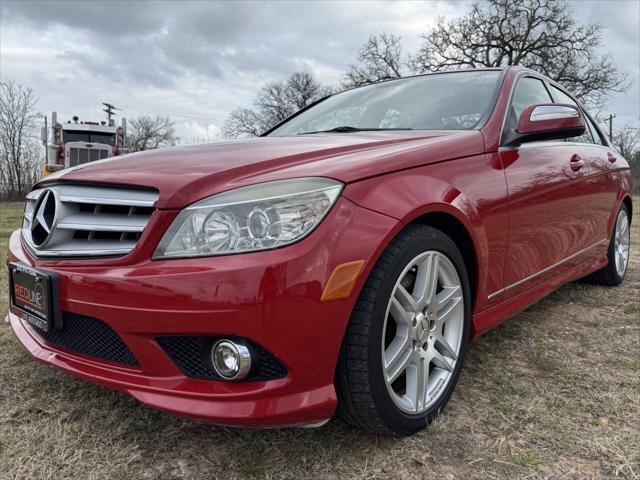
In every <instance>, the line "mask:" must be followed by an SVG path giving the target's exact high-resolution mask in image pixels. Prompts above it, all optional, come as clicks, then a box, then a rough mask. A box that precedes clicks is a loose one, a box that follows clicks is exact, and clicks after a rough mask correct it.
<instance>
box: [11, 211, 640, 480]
mask: <svg viewBox="0 0 640 480" xmlns="http://www.w3.org/2000/svg"><path fill="white" fill-rule="evenodd" d="M635 205H640V201H638V199H636V203H635ZM636 208H638V207H636ZM19 217H20V207H19V206H16V205H8V206H7V205H4V206H0V249H2V250H4V249H5V248H6V245H7V236H8V233H9V232H10V231H11V230H12V229H13V228H14V227H15V226H16V225H17V224H18V222H19ZM639 223H640V222H639V219H638V216H637V215H636V218H635V221H634V225H635V226H634V229H633V238H634V243H635V244H636V248H635V249H634V250H633V258H632V262H631V267H630V270H629V273H628V277H627V279H626V281H625V283H624V284H623V285H622V286H621V287H619V288H603V287H596V286H592V285H587V284H582V283H574V284H571V285H567V286H565V287H564V288H562V289H560V290H559V291H557V292H556V293H554V294H553V295H551V296H550V297H548V298H547V299H545V300H544V301H542V302H541V303H539V304H538V305H536V306H534V307H532V308H530V309H529V310H527V311H526V312H524V313H522V314H520V315H518V316H517V317H516V318H513V319H511V320H509V321H507V322H506V323H504V324H503V325H502V326H500V327H498V328H496V329H495V330H493V331H492V332H490V333H488V334H487V335H485V336H483V337H481V338H479V339H478V340H477V341H475V342H474V343H473V345H472V347H471V350H470V354H469V357H468V362H467V365H466V368H465V370H464V372H463V374H462V377H461V381H460V384H459V385H458V387H457V389H456V391H455V393H454V395H453V398H452V400H451V403H450V405H449V407H448V409H447V411H446V412H445V413H444V414H443V415H442V416H441V417H440V419H439V420H438V421H437V422H436V423H435V424H434V425H432V426H431V427H430V428H429V429H428V431H426V432H424V433H422V434H419V435H417V436H414V437H412V438H408V439H389V438H381V437H375V436H370V435H365V434H362V433H360V432H358V431H356V430H353V429H351V428H350V427H348V426H346V425H344V424H343V423H342V422H340V421H339V420H334V421H332V422H330V423H329V424H328V425H327V426H325V427H324V428H322V429H319V430H294V429H291V430H262V431H260V430H255V431H254V430H234V429H226V428H218V427H213V426H210V425H207V424H203V423H196V422H192V421H189V420H183V419H179V418H174V417H171V416H169V415H165V414H162V413H158V412H155V411H152V410H149V409H147V408H145V407H142V406H140V405H139V404H137V403H136V402H135V401H134V400H132V399H130V398H129V397H128V396H126V395H123V394H120V393H115V392H111V391H109V390H105V389H103V388H100V387H97V386H94V385H91V384H88V383H83V382H81V381H79V380H75V379H73V378H71V377H69V376H66V375H64V374H62V373H60V372H58V371H56V370H54V369H52V368H48V367H46V366H41V365H39V364H36V363H35V362H33V361H32V360H31V359H30V358H28V356H27V354H26V353H25V352H24V351H23V350H22V348H21V347H20V346H19V345H18V342H17V341H16V340H15V339H14V337H13V334H12V332H11V330H10V328H8V327H7V326H5V325H0V477H1V478H3V479H4V478H7V479H8V478H12V479H40V478H55V479H63V478H86V479H94V478H95V479H104V478H113V479H134V478H135V479H138V478H153V479H156V478H158V479H195V478H198V479H199V478H239V479H240V478H250V477H254V478H301V477H312V478H344V477H349V478H439V479H457V478H464V479H466V480H468V479H476V478H477V479H485V478H505V479H514V478H522V479H525V478H529V479H542V478H579V479H584V478H639V477H640V251H639V250H638V247H637V239H638V238H639V236H638V235H639V233H640V229H639V228H638V224H639ZM0 283H1V288H2V291H3V292H6V274H5V272H4V269H3V273H2V277H1V278H0ZM0 298H1V300H0V312H4V311H5V310H6V293H5V294H3V295H2V296H1V297H0ZM3 315H4V314H3Z"/></svg>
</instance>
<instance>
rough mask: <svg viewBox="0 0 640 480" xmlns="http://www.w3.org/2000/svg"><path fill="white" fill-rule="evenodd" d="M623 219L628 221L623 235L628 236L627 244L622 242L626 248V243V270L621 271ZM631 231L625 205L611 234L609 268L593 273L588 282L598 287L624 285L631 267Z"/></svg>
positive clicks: (621, 207) (617, 216) (619, 212)
mask: <svg viewBox="0 0 640 480" xmlns="http://www.w3.org/2000/svg"><path fill="white" fill-rule="evenodd" d="M621 218H622V219H626V232H623V235H625V236H626V242H624V241H623V242H622V244H623V245H622V246H623V247H624V246H625V245H624V243H626V251H627V253H626V258H625V259H624V268H623V269H622V270H620V268H619V267H620V264H619V263H617V260H616V257H617V256H618V259H619V258H620V257H619V253H618V248H619V246H620V244H621V242H620V241H621V240H623V239H622V238H621V237H619V235H620V232H619V231H618V225H619V222H620V221H621ZM630 230H631V217H630V216H629V210H628V209H627V206H626V205H625V204H624V203H623V204H622V205H621V206H620V209H619V210H618V215H616V221H615V223H614V224H613V232H611V239H610V240H609V249H608V250H607V260H608V263H607V266H606V267H604V268H602V269H600V270H598V271H597V272H595V273H592V274H591V275H590V276H588V277H587V280H588V281H589V282H590V283H594V284H596V285H606V286H609V287H616V286H618V285H620V284H621V283H622V281H623V280H624V277H625V275H626V273H627V268H628V266H629V243H630V242H629V240H630Z"/></svg>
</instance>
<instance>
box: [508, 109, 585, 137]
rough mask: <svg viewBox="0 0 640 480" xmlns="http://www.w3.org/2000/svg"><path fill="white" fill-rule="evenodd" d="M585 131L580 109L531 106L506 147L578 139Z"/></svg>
mask: <svg viewBox="0 0 640 480" xmlns="http://www.w3.org/2000/svg"><path fill="white" fill-rule="evenodd" d="M584 130H585V124H584V119H583V118H582V115H581V114H580V110H578V107H576V106H574V105H568V104H564V103H543V104H538V105H529V106H528V107H526V108H525V109H524V110H523V111H522V113H521V114H520V119H519V121H518V128H516V130H515V131H514V132H510V134H509V135H508V138H507V141H506V142H505V144H504V145H505V146H509V147H510V146H514V145H519V144H521V143H526V142H539V141H542V140H560V139H563V138H570V137H577V136H579V135H582V134H583V133H584Z"/></svg>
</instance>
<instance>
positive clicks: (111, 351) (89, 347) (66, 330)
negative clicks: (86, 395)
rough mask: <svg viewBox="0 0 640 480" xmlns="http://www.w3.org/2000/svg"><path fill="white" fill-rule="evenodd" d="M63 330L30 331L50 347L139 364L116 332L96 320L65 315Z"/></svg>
mask: <svg viewBox="0 0 640 480" xmlns="http://www.w3.org/2000/svg"><path fill="white" fill-rule="evenodd" d="M62 322H63V323H62V324H63V326H62V328H61V329H60V330H54V331H52V332H45V331H43V330H40V329H38V328H35V327H33V326H31V328H32V329H33V330H34V331H35V332H36V333H37V334H38V335H39V336H40V337H41V338H42V339H43V340H44V341H45V342H47V343H50V344H52V345H57V346H59V347H62V348H66V349H67V350H71V351H74V352H78V353H82V354H84V355H88V356H90V357H95V358H101V359H104V360H111V361H112V362H118V363H126V364H128V365H138V360H137V359H136V357H134V356H133V353H131V351H130V350H129V349H128V348H127V346H126V345H125V344H124V342H123V341H122V339H121V338H120V337H119V336H118V334H117V333H116V332H114V331H113V329H112V328H111V327H110V326H109V325H107V324H106V323H104V322H103V321H102V320H98V319H97V318H93V317H85V316H83V315H76V314H75V313H70V312H63V316H62Z"/></svg>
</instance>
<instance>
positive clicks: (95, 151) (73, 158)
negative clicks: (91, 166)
mask: <svg viewBox="0 0 640 480" xmlns="http://www.w3.org/2000/svg"><path fill="white" fill-rule="evenodd" d="M110 152H111V149H108V148H86V147H69V166H70V167H77V166H78V165H82V164H83V163H88V162H95V161H96V160H103V159H105V158H109V154H110Z"/></svg>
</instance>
